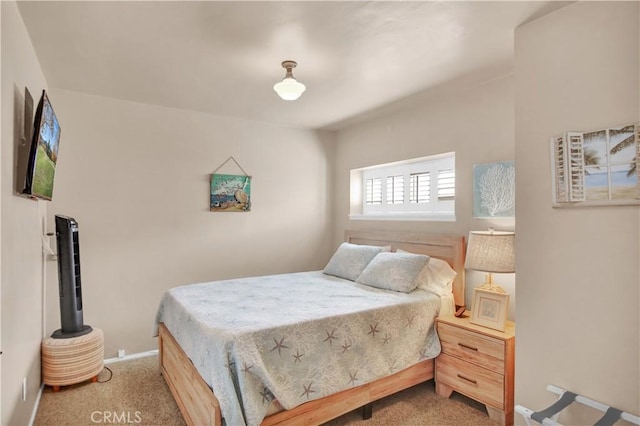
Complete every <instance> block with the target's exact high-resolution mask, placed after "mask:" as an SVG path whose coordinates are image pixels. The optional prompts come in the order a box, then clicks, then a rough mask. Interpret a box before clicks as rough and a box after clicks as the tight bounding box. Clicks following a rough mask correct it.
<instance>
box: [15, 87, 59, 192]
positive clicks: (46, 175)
mask: <svg viewBox="0 0 640 426" xmlns="http://www.w3.org/2000/svg"><path fill="white" fill-rule="evenodd" d="M59 141H60V124H59V123H58V119H57V118H56V114H55V113H54V112H53V108H52V107H51V103H50V102H49V97H48V96H47V93H46V91H45V90H43V91H42V96H41V97H40V102H39V103H38V108H37V109H36V114H35V117H34V120H33V137H32V138H31V150H30V152H29V162H28V164H27V174H26V176H25V183H24V190H23V191H22V193H23V194H25V195H28V196H30V197H34V198H41V199H44V200H51V198H52V195H53V180H54V177H55V174H56V162H57V161H58V143H59Z"/></svg>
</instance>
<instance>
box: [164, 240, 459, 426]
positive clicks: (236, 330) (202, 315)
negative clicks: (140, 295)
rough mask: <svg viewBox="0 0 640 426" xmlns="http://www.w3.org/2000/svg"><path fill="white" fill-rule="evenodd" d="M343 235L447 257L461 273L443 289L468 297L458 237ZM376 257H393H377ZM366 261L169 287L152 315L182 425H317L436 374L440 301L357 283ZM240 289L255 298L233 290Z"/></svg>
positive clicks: (420, 293) (372, 244)
mask: <svg viewBox="0 0 640 426" xmlns="http://www.w3.org/2000/svg"><path fill="white" fill-rule="evenodd" d="M345 242H346V243H348V244H343V245H349V246H353V245H358V246H357V247H358V248H362V249H363V250H364V249H366V248H369V247H376V248H380V250H379V251H376V253H379V252H388V251H393V252H402V251H404V252H408V253H411V254H407V255H403V256H405V257H407V258H409V257H410V259H409V260H410V261H411V262H413V261H417V259H416V258H418V257H420V256H418V255H428V256H430V257H431V258H433V259H442V260H444V261H446V262H447V263H448V264H449V265H450V266H451V267H452V268H453V270H455V271H456V272H457V275H456V276H455V279H453V283H452V288H451V295H452V296H453V299H454V302H455V304H456V305H463V304H464V266H463V265H464V237H459V236H446V235H433V234H423V233H411V232H382V231H346V233H345ZM341 248H342V246H341ZM339 250H340V249H339ZM339 250H338V251H339ZM336 253H338V252H336ZM335 256H336V255H334V257H335ZM384 256H386V259H388V258H390V257H394V258H396V260H397V256H396V255H395V254H394V256H391V255H390V254H383V255H375V256H374V257H375V258H376V261H378V260H379V259H382V258H383V257H384ZM422 257H424V256H422ZM370 260H371V259H369V261H370ZM369 261H367V262H369ZM332 262H333V258H332V260H331V261H330V262H329V264H328V265H327V268H325V272H327V271H328V269H329V266H330V265H331V263H332ZM369 263H370V264H371V265H372V266H373V264H374V263H376V262H373V261H371V262H369ZM413 263H415V262H413ZM382 265H383V266H384V264H382ZM416 267H417V266H416ZM369 269H371V268H368V269H365V271H362V274H361V275H360V277H358V279H357V281H358V282H354V281H356V280H355V278H349V279H348V280H347V279H345V277H343V276H341V274H340V273H338V274H337V275H338V276H334V275H329V274H325V273H323V271H310V272H304V273H296V274H282V275H274V276H267V277H251V278H242V279H237V280H225V281H216V282H212V283H201V284H194V285H189V286H181V287H177V288H175V289H172V290H170V291H169V292H167V294H165V296H164V297H163V300H162V302H161V305H160V308H159V310H158V316H157V331H158V344H159V350H160V366H161V371H162V374H163V377H164V378H165V381H166V382H167V384H168V386H169V389H170V390H171V392H172V394H173V396H174V399H175V400H176V402H177V404H178V406H179V408H180V411H181V413H182V415H183V417H184V419H185V421H186V422H187V424H193V425H205V424H211V425H222V424H225V423H226V424H227V425H234V426H235V425H236V424H244V423H246V424H251V425H253V424H263V425H272V424H305V425H308V424H321V423H324V422H326V421H328V420H331V419H333V418H335V417H338V416H340V415H342V414H345V413H347V412H349V411H351V410H354V409H356V408H359V407H365V406H367V405H368V404H369V403H371V402H373V401H375V400H378V399H380V398H383V397H385V396H388V395H390V394H393V393H395V392H398V391H400V390H403V389H406V388H408V387H411V386H413V385H416V384H418V383H421V382H424V381H426V380H429V379H431V378H433V371H434V369H433V358H434V357H435V356H436V355H437V354H438V353H439V350H440V347H439V341H438V339H437V336H436V334H435V330H434V328H433V326H432V323H433V319H434V317H435V315H436V314H437V312H438V311H440V310H442V309H443V308H442V306H444V305H443V301H442V300H441V298H440V297H438V296H434V295H433V294H430V293H429V292H425V291H410V290H409V291H407V292H406V293H405V292H402V291H400V292H394V291H389V290H387V289H385V288H380V287H376V286H375V285H374V286H373V287H372V286H370V285H368V284H371V283H366V284H367V285H364V284H363V282H364V281H362V282H360V280H361V278H362V277H363V276H365V275H366V274H365V272H366V271H368V270H369ZM425 269H426V268H425ZM328 272H331V271H328ZM374 284H375V283H374ZM283 285H284V286H285V288H286V289H287V291H286V292H282V286H283ZM279 286H280V287H279ZM278 288H280V290H278ZM244 289H248V290H249V291H248V293H247V294H249V293H250V294H251V296H246V295H245V296H242V298H241V299H237V297H239V296H238V295H239V294H242V292H243V291H244ZM278 291H280V293H277V292H278ZM274 292H275V293H274ZM212 294H215V297H212V296H211V295H212ZM303 295H304V296H303ZM215 303H218V304H219V305H214V304H215ZM293 303H295V305H296V309H293V310H288V309H289V308H290V307H291V306H292V304H293ZM214 306H215V308H213V307H214ZM233 311H237V312H240V313H241V314H240V315H234V313H233ZM294 311H295V313H294ZM368 345H373V346H375V348H373V349H372V346H368ZM332 363H335V364H332ZM212 388H213V389H215V394H214V391H212ZM223 415H224V422H223Z"/></svg>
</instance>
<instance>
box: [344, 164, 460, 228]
mask: <svg viewBox="0 0 640 426" xmlns="http://www.w3.org/2000/svg"><path fill="white" fill-rule="evenodd" d="M361 176H362V188H363V191H362V192H363V194H362V198H363V199H362V212H361V214H355V215H354V214H352V215H351V216H352V217H354V216H357V217H354V218H358V219H366V218H377V219H399V220H405V219H416V220H423V219H427V220H428V219H430V218H431V219H434V220H453V219H455V211H454V208H455V153H448V154H443V155H438V156H434V157H423V158H420V159H414V160H408V161H403V162H398V163H392V164H385V165H379V166H374V167H368V168H366V169H362V174H361ZM383 188H384V190H383ZM361 216H363V217H361Z"/></svg>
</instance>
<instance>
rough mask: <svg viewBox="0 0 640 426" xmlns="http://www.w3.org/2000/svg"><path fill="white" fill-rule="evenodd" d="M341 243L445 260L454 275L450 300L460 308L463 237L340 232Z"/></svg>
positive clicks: (390, 232) (387, 232) (385, 232)
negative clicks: (384, 248)
mask: <svg viewBox="0 0 640 426" xmlns="http://www.w3.org/2000/svg"><path fill="white" fill-rule="evenodd" d="M344 234H345V235H344V237H345V241H347V242H350V243H353V244H367V245H372V246H391V249H392V250H396V249H402V250H406V251H410V252H412V253H418V254H426V255H429V256H431V257H437V258H438V259H442V260H445V261H447V262H448V263H449V265H451V267H452V268H453V269H454V270H455V271H456V272H457V273H458V275H457V276H456V278H455V280H454V281H453V298H454V300H455V304H456V305H457V306H462V305H464V304H465V303H464V256H465V242H464V237H461V236H454V235H442V234H427V233H421V232H395V231H370V230H369V231H354V230H347V231H345V233H344Z"/></svg>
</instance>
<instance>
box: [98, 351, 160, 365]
mask: <svg viewBox="0 0 640 426" xmlns="http://www.w3.org/2000/svg"><path fill="white" fill-rule="evenodd" d="M158 353H159V351H158V349H153V350H151V351H147V352H138V353H136V354H131V355H125V356H123V357H122V358H118V357H116V358H107V359H105V360H104V363H105V364H113V363H114V362H120V361H130V360H132V359H138V358H146V357H149V356H156V355H158Z"/></svg>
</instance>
